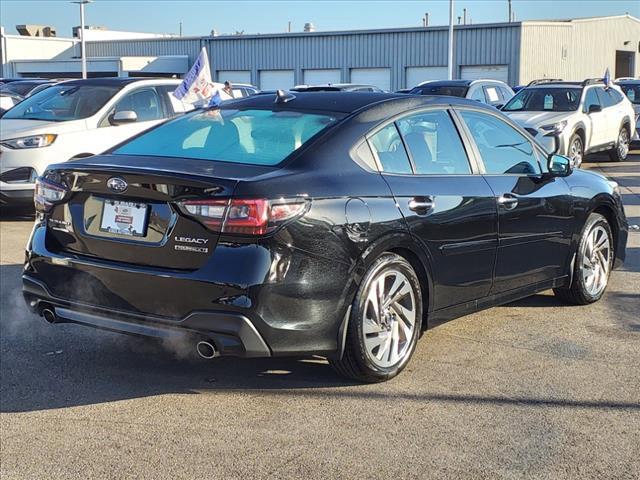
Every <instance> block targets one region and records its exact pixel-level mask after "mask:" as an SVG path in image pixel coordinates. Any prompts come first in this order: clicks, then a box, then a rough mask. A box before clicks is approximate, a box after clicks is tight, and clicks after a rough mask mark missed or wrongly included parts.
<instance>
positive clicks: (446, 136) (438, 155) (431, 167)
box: [397, 110, 471, 175]
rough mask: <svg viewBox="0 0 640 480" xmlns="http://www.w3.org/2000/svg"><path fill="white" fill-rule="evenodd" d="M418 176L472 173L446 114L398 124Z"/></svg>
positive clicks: (426, 114) (414, 117)
mask: <svg viewBox="0 0 640 480" xmlns="http://www.w3.org/2000/svg"><path fill="white" fill-rule="evenodd" d="M397 124H398V128H399V129H400V132H401V133H402V137H403V138H404V141H405V144H406V146H407V149H408V150H409V152H410V153H411V158H412V159H413V163H414V165H415V170H416V172H415V173H417V174H423V175H465V174H470V173H471V167H470V166H469V161H468V159H467V154H466V152H465V150H464V147H463V146H462V141H461V140H460V136H459V135H458V131H457V130H456V128H455V126H454V124H453V121H452V120H451V117H450V116H449V114H448V113H447V112H446V111H444V110H437V111H430V112H423V113H418V114H416V115H411V116H409V117H405V118H402V119H401V120H398V122H397Z"/></svg>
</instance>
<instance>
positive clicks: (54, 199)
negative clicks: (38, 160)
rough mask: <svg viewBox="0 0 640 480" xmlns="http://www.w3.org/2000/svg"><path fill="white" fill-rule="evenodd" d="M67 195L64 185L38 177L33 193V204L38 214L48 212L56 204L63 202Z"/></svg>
mask: <svg viewBox="0 0 640 480" xmlns="http://www.w3.org/2000/svg"><path fill="white" fill-rule="evenodd" d="M67 193H68V190H67V189H66V187H65V186H64V185H60V184H58V183H54V182H52V181H50V180H46V179H44V178H42V177H38V178H36V185H35V190H34V192H33V203H34V204H35V207H36V210H37V211H38V212H47V211H49V210H50V209H51V207H52V206H53V205H54V204H56V203H59V202H61V201H63V200H64V198H65V196H66V195H67Z"/></svg>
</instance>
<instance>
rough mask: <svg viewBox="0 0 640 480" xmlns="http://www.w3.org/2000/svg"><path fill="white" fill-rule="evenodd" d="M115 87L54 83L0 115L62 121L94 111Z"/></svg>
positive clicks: (77, 117) (111, 95)
mask: <svg viewBox="0 0 640 480" xmlns="http://www.w3.org/2000/svg"><path fill="white" fill-rule="evenodd" d="M118 90H119V88H118V87H109V86H96V85H68V86H63V85H56V86H53V87H49V88H47V89H45V90H42V91H41V92H38V93H36V94H35V95H33V96H31V97H27V99H26V100H24V101H22V102H20V103H19V104H18V105H16V106H15V107H14V108H12V109H11V110H9V111H7V113H5V114H4V116H3V117H2V118H4V119H10V118H13V119H22V120H48V121H51V122H63V121H65V120H79V119H81V118H87V117H90V116H91V115H93V114H95V113H96V112H97V111H98V110H100V108H102V106H103V105H104V104H105V103H107V101H109V99H111V97H113V96H114V95H115V94H116V92H118Z"/></svg>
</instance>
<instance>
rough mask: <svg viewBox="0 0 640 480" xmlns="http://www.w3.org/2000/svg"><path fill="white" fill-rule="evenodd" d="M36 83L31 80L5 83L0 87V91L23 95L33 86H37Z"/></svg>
mask: <svg viewBox="0 0 640 480" xmlns="http://www.w3.org/2000/svg"><path fill="white" fill-rule="evenodd" d="M37 85H38V84H37V83H31V82H11V83H6V84H4V85H2V86H1V87H0V92H8V93H13V94H15V95H20V96H21V97H24V96H25V95H26V94H27V93H29V92H30V91H31V90H32V89H33V87H35V86H37Z"/></svg>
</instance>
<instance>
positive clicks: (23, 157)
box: [0, 78, 192, 206]
mask: <svg viewBox="0 0 640 480" xmlns="http://www.w3.org/2000/svg"><path fill="white" fill-rule="evenodd" d="M180 82H181V80H174V79H160V78H155V79H143V78H94V79H88V80H72V81H68V82H64V83H60V84H58V85H55V86H52V87H49V88H47V89H46V90H43V91H41V92H39V93H37V94H35V95H33V96H31V97H29V98H27V99H25V100H24V101H22V102H20V103H19V104H18V105H16V106H15V107H13V108H12V109H11V110H8V111H6V112H5V113H4V114H3V115H2V118H0V205H2V206H5V205H7V206H20V205H27V204H30V203H32V202H33V188H34V181H35V178H36V177H37V176H39V175H41V174H42V173H43V171H44V170H45V168H46V166H47V165H49V164H51V163H58V162H66V161H67V160H70V159H73V158H80V157H86V156H90V155H94V154H98V153H102V152H103V151H105V150H107V149H108V148H110V147H113V146H114V145H117V144H118V143H120V142H122V141H124V140H126V139H127V138H129V137H131V136H133V135H136V134H137V133H140V132H142V131H143V130H146V129H148V128H150V127H152V126H153V125H156V124H158V123H159V122H162V121H163V120H165V119H167V118H170V117H173V116H175V115H177V114H179V113H183V112H185V111H186V110H189V109H191V108H192V107H191V106H190V105H185V104H183V103H182V102H180V101H178V100H176V98H175V97H174V96H173V95H171V92H173V90H175V88H176V87H177V86H178V85H179V84H180Z"/></svg>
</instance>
